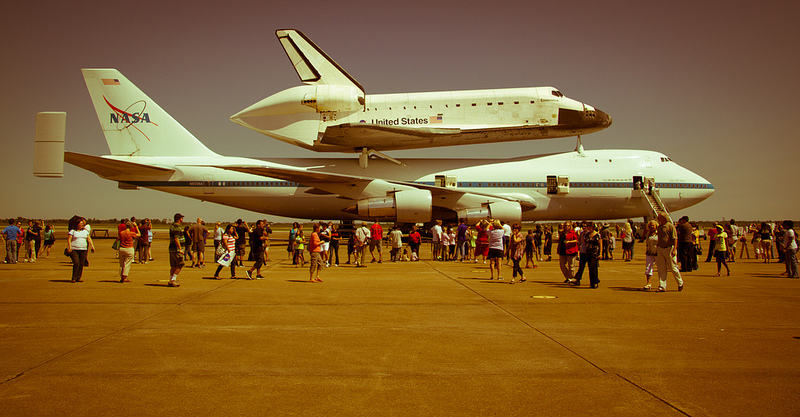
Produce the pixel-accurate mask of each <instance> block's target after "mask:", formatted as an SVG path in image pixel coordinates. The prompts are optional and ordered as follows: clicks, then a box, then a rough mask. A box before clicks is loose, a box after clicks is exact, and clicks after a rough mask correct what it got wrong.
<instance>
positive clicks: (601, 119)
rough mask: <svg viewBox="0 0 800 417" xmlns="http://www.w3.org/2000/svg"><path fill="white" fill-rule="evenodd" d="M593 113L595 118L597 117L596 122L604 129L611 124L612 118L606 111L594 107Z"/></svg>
mask: <svg viewBox="0 0 800 417" xmlns="http://www.w3.org/2000/svg"><path fill="white" fill-rule="evenodd" d="M594 113H595V118H596V119H597V122H598V123H599V124H600V127H602V128H603V129H605V128H607V127H609V126H611V123H612V120H611V116H609V115H608V113H606V112H604V111H602V110H596V109H595V111H594Z"/></svg>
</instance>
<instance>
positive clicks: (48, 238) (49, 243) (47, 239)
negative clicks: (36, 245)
mask: <svg viewBox="0 0 800 417" xmlns="http://www.w3.org/2000/svg"><path fill="white" fill-rule="evenodd" d="M42 238H43V239H44V247H43V248H42V252H44V253H45V254H44V257H45V258H49V257H50V248H52V247H53V244H54V243H56V229H55V227H54V226H53V225H50V224H48V225H46V226H45V227H44V232H43V235H42Z"/></svg>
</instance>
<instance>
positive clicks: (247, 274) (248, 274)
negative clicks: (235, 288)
mask: <svg viewBox="0 0 800 417" xmlns="http://www.w3.org/2000/svg"><path fill="white" fill-rule="evenodd" d="M244 274H245V275H246V276H247V279H253V277H251V276H250V271H244Z"/></svg>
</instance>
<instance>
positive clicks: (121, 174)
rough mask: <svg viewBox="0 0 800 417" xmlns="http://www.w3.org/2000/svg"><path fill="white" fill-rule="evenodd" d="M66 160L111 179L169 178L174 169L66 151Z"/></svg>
mask: <svg viewBox="0 0 800 417" xmlns="http://www.w3.org/2000/svg"><path fill="white" fill-rule="evenodd" d="M64 161H65V162H68V163H70V164H72V165H75V166H77V167H79V168H83V169H85V170H87V171H91V172H94V173H95V174H97V175H99V176H100V177H102V178H106V179H109V180H118V181H121V180H127V181H131V180H157V179H162V180H168V179H169V178H170V177H172V174H173V173H174V172H175V170H174V169H169V168H160V167H155V166H151V165H142V164H137V163H135V162H126V161H118V160H115V159H109V158H103V157H100V156H94V155H85V154H80V153H75V152H64Z"/></svg>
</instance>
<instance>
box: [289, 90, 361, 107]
mask: <svg viewBox="0 0 800 417" xmlns="http://www.w3.org/2000/svg"><path fill="white" fill-rule="evenodd" d="M365 102H366V101H365V99H364V92H363V91H361V90H359V89H358V88H356V87H353V86H349V85H318V86H317V90H316V92H315V93H310V94H306V95H305V97H303V101H302V103H303V105H304V106H308V107H312V108H314V109H316V110H317V111H318V112H326V111H342V112H353V111H358V110H363V109H364V103H365Z"/></svg>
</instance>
